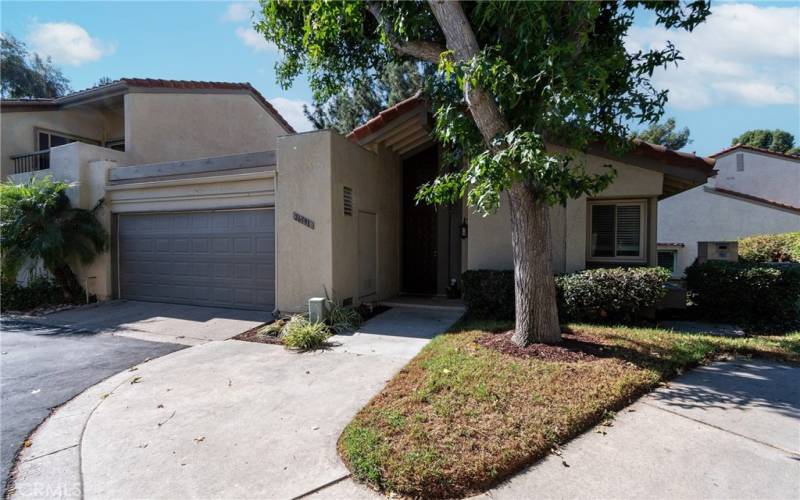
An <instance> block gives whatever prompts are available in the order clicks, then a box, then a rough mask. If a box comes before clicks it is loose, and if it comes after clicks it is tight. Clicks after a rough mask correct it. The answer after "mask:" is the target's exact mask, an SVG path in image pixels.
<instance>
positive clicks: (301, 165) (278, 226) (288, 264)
mask: <svg viewBox="0 0 800 500" xmlns="http://www.w3.org/2000/svg"><path fill="white" fill-rule="evenodd" d="M331 134H332V132H330V131H320V132H310V133H306V134H297V135H290V136H283V137H280V138H279V139H278V173H277V190H276V195H275V231H276V233H277V234H276V245H277V251H276V288H277V290H276V292H277V293H276V304H277V308H278V309H279V310H280V311H282V312H300V311H304V310H306V307H307V301H308V299H309V298H310V297H324V295H325V291H326V290H328V293H330V290H332V288H333V257H332V255H333V245H332V242H333V238H332V218H331V215H332V214H331V203H332V202H331V195H332V192H331ZM294 212H297V213H298V214H300V215H302V216H303V217H307V218H308V219H310V220H312V221H314V228H313V229H311V228H309V227H306V226H304V225H302V224H300V223H299V222H297V221H295V220H294V219H293V217H292V214H293V213H294Z"/></svg>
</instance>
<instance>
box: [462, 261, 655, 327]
mask: <svg viewBox="0 0 800 500" xmlns="http://www.w3.org/2000/svg"><path fill="white" fill-rule="evenodd" d="M667 279H669V271H667V270H666V269H662V268H653V267H634V268H611V269H592V270H588V271H580V272H577V273H571V274H563V275H559V276H556V297H557V301H558V311H559V316H560V318H561V320H562V321H617V322H619V321H629V320H630V319H632V318H633V317H634V316H635V315H636V314H637V313H640V312H642V311H643V310H645V309H648V308H651V307H654V306H655V305H656V304H657V303H658V301H659V300H660V299H661V298H662V297H663V296H664V293H665V289H664V284H665V283H666V282H667ZM461 283H462V285H463V288H464V303H465V304H466V306H467V311H468V312H469V314H470V316H471V317H474V318H492V319H513V318H514V273H513V272H512V271H490V270H475V271H466V272H465V273H464V274H463V275H462V278H461Z"/></svg>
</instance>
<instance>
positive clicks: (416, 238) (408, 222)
mask: <svg viewBox="0 0 800 500" xmlns="http://www.w3.org/2000/svg"><path fill="white" fill-rule="evenodd" d="M437 162H438V151H437V148H436V147H431V148H429V149H426V150H425V151H422V152H421V153H418V154H416V155H414V156H412V157H410V158H408V159H407V160H405V161H403V292H405V293H414V294H425V295H433V294H435V293H436V260H437V256H438V254H437V249H436V234H437V233H436V210H435V209H434V207H433V206H431V205H428V204H425V203H419V204H417V202H416V201H414V196H415V195H416V194H417V189H418V188H419V186H421V185H422V184H424V183H426V182H428V181H430V180H432V179H434V178H435V177H436V173H437V170H438V169H437Z"/></svg>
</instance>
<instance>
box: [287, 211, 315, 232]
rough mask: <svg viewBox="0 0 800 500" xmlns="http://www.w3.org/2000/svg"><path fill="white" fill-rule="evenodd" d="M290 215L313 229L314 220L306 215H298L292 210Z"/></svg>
mask: <svg viewBox="0 0 800 500" xmlns="http://www.w3.org/2000/svg"><path fill="white" fill-rule="evenodd" d="M292 217H293V218H294V220H296V221H297V222H299V223H300V224H302V225H304V226H306V227H307V228H310V229H314V221H313V220H311V219H309V218H308V217H305V216H303V215H300V214H298V213H297V212H292Z"/></svg>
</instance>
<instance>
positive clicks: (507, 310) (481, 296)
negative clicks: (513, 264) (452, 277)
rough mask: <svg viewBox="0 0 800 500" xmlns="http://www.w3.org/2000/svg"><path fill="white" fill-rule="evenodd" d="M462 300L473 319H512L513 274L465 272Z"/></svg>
mask: <svg viewBox="0 0 800 500" xmlns="http://www.w3.org/2000/svg"><path fill="white" fill-rule="evenodd" d="M461 288H462V299H463V300H464V304H465V305H466V306H467V312H468V313H469V314H470V316H471V317H473V318H490V319H514V272H513V271H493V270H485V269H479V270H472V271H465V272H464V273H463V274H462V275H461Z"/></svg>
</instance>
